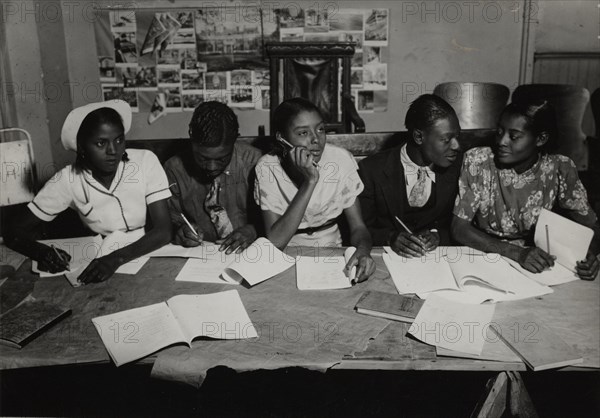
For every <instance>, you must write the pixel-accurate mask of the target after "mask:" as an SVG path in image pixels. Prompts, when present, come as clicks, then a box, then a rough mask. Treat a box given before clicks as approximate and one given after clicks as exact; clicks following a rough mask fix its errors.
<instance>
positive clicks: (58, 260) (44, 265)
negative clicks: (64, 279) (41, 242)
mask: <svg viewBox="0 0 600 418" xmlns="http://www.w3.org/2000/svg"><path fill="white" fill-rule="evenodd" d="M44 247H45V248H44V250H43V252H42V253H41V255H40V257H39V258H38V259H37V262H38V268H39V269H40V270H42V271H47V272H49V273H59V272H61V271H68V270H69V267H70V263H69V261H70V260H71V256H70V255H69V254H68V253H67V252H66V251H63V250H61V249H60V248H56V247H55V246H54V245H50V246H44Z"/></svg>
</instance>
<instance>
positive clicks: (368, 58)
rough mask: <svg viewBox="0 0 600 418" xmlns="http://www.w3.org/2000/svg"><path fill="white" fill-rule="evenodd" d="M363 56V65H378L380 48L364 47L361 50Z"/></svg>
mask: <svg viewBox="0 0 600 418" xmlns="http://www.w3.org/2000/svg"><path fill="white" fill-rule="evenodd" d="M363 56H364V60H365V65H368V64H371V63H373V64H379V63H380V62H381V47H379V46H365V47H364V48H363Z"/></svg>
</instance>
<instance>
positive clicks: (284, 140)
mask: <svg viewBox="0 0 600 418" xmlns="http://www.w3.org/2000/svg"><path fill="white" fill-rule="evenodd" d="M275 139H277V140H278V141H279V142H281V143H282V144H283V145H285V146H286V147H288V149H292V148H294V146H293V145H292V144H290V143H289V142H288V141H287V140H286V139H284V138H281V137H277V136H276V137H275ZM312 164H313V166H315V167H317V168H319V164H318V163H317V162H316V161H314V160H313V162H312Z"/></svg>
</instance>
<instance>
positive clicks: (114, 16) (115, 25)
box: [108, 10, 137, 32]
mask: <svg viewBox="0 0 600 418" xmlns="http://www.w3.org/2000/svg"><path fill="white" fill-rule="evenodd" d="M108 18H109V21H110V30H111V31H112V32H135V31H136V30H137V27H136V18H135V11H134V10H114V11H110V12H109V13H108Z"/></svg>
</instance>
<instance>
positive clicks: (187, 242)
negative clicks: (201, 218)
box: [173, 213, 204, 247]
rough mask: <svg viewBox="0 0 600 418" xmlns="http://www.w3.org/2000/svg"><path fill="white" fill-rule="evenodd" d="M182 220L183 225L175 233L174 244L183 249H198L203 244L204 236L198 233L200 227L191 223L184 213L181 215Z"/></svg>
mask: <svg viewBox="0 0 600 418" xmlns="http://www.w3.org/2000/svg"><path fill="white" fill-rule="evenodd" d="M181 219H182V220H183V224H181V226H180V227H179V229H178V230H177V232H176V233H175V238H174V239H173V242H174V243H175V244H177V245H181V246H183V247H197V246H198V245H200V244H202V239H203V237H204V234H203V233H202V231H198V226H197V225H196V224H195V223H192V222H190V221H189V220H188V219H187V218H186V217H185V215H184V214H183V213H182V214H181Z"/></svg>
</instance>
